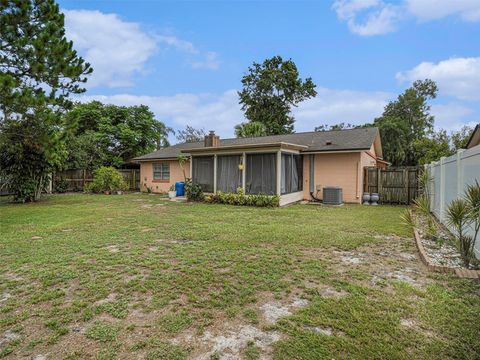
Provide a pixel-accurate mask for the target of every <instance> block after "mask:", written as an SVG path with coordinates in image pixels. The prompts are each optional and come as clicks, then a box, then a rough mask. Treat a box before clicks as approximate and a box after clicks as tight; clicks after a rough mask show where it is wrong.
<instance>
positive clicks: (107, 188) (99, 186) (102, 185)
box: [85, 166, 128, 193]
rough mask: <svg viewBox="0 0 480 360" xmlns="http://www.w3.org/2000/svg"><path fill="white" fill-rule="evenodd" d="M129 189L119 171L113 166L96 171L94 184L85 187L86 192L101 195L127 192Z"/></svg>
mask: <svg viewBox="0 0 480 360" xmlns="http://www.w3.org/2000/svg"><path fill="white" fill-rule="evenodd" d="M127 188H128V186H127V183H126V182H125V181H124V180H123V176H122V174H120V172H119V171H118V170H117V169H115V168H113V167H111V166H102V167H100V168H98V169H97V170H95V172H94V174H93V182H92V183H90V184H87V185H86V186H85V191H86V192H94V193H101V192H113V191H119V190H126V189H127Z"/></svg>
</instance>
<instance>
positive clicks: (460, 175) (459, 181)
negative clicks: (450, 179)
mask: <svg viewBox="0 0 480 360" xmlns="http://www.w3.org/2000/svg"><path fill="white" fill-rule="evenodd" d="M463 151H464V149H459V150H458V151H457V197H458V198H460V197H462V196H463V162H462V152H463Z"/></svg>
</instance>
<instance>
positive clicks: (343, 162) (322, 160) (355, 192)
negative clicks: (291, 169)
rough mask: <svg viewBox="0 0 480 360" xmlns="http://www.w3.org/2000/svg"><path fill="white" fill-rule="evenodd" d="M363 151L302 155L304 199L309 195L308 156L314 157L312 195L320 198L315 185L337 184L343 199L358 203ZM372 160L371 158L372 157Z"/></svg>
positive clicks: (365, 160) (322, 186)
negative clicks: (341, 191)
mask: <svg viewBox="0 0 480 360" xmlns="http://www.w3.org/2000/svg"><path fill="white" fill-rule="evenodd" d="M364 153H365V152H349V153H331V154H328V153H323V154H309V155H307V156H304V167H303V169H304V171H303V176H304V184H303V194H304V199H311V197H310V191H309V188H310V183H309V178H310V156H313V157H314V159H315V160H314V187H313V188H314V195H315V196H316V197H317V198H319V199H322V196H323V194H322V191H319V192H317V191H316V189H317V186H321V188H322V189H323V188H324V187H326V186H339V187H341V188H342V190H343V200H344V201H345V202H349V203H359V202H360V201H361V196H362V187H363V165H364V163H365V164H366V163H367V159H366V157H364V156H368V155H366V154H365V155H364ZM372 160H373V158H372Z"/></svg>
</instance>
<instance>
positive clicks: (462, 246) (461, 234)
mask: <svg viewBox="0 0 480 360" xmlns="http://www.w3.org/2000/svg"><path fill="white" fill-rule="evenodd" d="M471 222H472V220H471V209H470V206H469V203H468V202H467V200H464V199H456V200H453V201H452V202H451V203H450V205H448V208H447V223H448V225H450V226H451V227H453V228H454V229H455V235H456V240H457V243H458V247H459V250H460V256H461V257H462V260H463V263H464V264H465V267H467V268H468V267H469V266H470V262H471V261H472V260H473V256H474V255H473V245H474V243H475V241H474V238H473V237H471V236H468V235H467V234H466V233H465V231H466V229H467V227H468V226H469V225H470V224H471Z"/></svg>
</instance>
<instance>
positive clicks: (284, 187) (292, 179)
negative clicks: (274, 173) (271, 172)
mask: <svg viewBox="0 0 480 360" xmlns="http://www.w3.org/2000/svg"><path fill="white" fill-rule="evenodd" d="M302 189H303V157H302V155H297V154H286V153H282V181H281V193H282V194H289V193H293V192H297V191H301V190H302Z"/></svg>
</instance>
